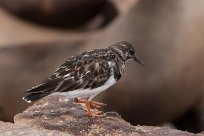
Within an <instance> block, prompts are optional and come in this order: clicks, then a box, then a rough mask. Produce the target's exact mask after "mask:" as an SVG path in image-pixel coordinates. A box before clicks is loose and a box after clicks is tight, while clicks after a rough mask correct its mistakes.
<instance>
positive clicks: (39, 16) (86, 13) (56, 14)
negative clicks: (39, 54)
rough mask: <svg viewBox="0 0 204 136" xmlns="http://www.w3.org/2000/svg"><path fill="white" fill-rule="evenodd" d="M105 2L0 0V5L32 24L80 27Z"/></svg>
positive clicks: (96, 12)
mask: <svg viewBox="0 0 204 136" xmlns="http://www.w3.org/2000/svg"><path fill="white" fill-rule="evenodd" d="M106 2H107V1H106V0H77V1H73V0H65V1H59V0H18V1H12V0H0V5H1V7H4V8H5V9H7V10H8V11H10V12H12V13H14V14H16V15H18V16H20V17H23V18H26V19H29V20H32V21H33V22H37V23H41V24H47V25H55V26H56V25H57V26H80V25H84V24H85V23H87V22H88V21H89V20H90V19H91V18H93V17H95V16H96V15H97V14H98V13H99V12H101V11H102V10H103V8H104V6H105V4H106Z"/></svg>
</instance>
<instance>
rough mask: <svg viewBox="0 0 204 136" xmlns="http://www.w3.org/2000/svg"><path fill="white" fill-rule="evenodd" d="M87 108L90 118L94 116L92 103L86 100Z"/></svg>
mask: <svg viewBox="0 0 204 136" xmlns="http://www.w3.org/2000/svg"><path fill="white" fill-rule="evenodd" d="M85 104H86V108H87V115H88V116H93V113H92V111H91V107H90V103H89V101H88V100H85Z"/></svg>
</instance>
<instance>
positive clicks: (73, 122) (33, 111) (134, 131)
mask: <svg viewBox="0 0 204 136" xmlns="http://www.w3.org/2000/svg"><path fill="white" fill-rule="evenodd" d="M68 103H69V101H67V100H66V99H65V98H64V97H62V96H49V97H45V98H43V99H41V100H39V101H38V102H36V103H35V104H34V105H33V106H30V107H29V108H28V109H27V110H25V111H24V112H23V113H20V114H18V115H16V116H15V117H14V122H15V126H14V125H13V130H12V129H11V130H9V129H7V128H5V127H2V126H0V134H1V132H3V133H5V134H6V133H9V132H10V131H11V132H14V131H15V127H16V129H17V128H18V126H21V127H22V129H26V130H28V131H30V130H31V129H32V130H33V131H35V130H36V129H39V130H40V131H39V133H42V135H43V133H44V132H46V131H48V130H51V132H50V133H51V135H52V133H57V132H59V131H60V132H63V133H64V134H71V135H134V136H146V135H151V136H154V135H155V136H160V135H172V136H173V135H174V136H175V135H183V136H193V135H196V134H192V133H188V132H183V131H179V130H174V129H170V128H164V127H150V126H149V127H148V126H132V125H131V124H129V123H127V122H125V121H124V120H123V119H122V118H121V117H120V116H119V115H118V114H117V113H115V112H107V113H104V114H103V115H102V116H100V117H88V116H86V115H85V113H86V111H84V110H83V108H82V107H83V106H82V105H78V104H71V105H69V104H68ZM68 105H69V106H68ZM2 130H3V131H2ZM54 130H55V131H54ZM25 132H26V131H25ZM31 133H32V132H31ZM59 134H61V133H59Z"/></svg>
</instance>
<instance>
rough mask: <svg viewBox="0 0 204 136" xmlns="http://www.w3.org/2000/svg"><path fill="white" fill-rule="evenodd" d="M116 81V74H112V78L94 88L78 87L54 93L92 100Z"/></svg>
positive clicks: (71, 97)
mask: <svg viewBox="0 0 204 136" xmlns="http://www.w3.org/2000/svg"><path fill="white" fill-rule="evenodd" d="M115 83H116V80H115V79H114V76H113V75H112V76H110V78H109V79H108V80H107V81H106V82H105V84H104V85H102V86H100V87H97V88H94V89H89V88H88V89H77V90H73V91H69V92H56V93H54V94H58V95H63V96H66V97H67V98H68V99H73V98H77V97H81V98H89V100H91V99H92V98H93V97H95V96H96V95H97V94H99V93H100V92H103V91H105V90H106V89H108V88H109V87H111V86H112V85H113V84H115Z"/></svg>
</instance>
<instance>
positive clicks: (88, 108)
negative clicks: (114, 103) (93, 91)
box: [73, 98, 106, 117]
mask: <svg viewBox="0 0 204 136" xmlns="http://www.w3.org/2000/svg"><path fill="white" fill-rule="evenodd" d="M73 102H75V103H79V104H85V106H86V111H87V113H86V115H88V116H90V117H101V116H103V112H102V111H100V110H98V109H101V108H102V107H103V106H106V104H104V103H100V102H96V101H91V102H89V101H88V100H87V99H83V98H75V99H74V100H73ZM91 107H93V108H94V109H91Z"/></svg>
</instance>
